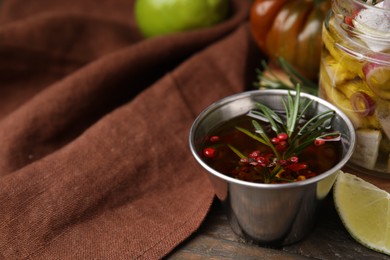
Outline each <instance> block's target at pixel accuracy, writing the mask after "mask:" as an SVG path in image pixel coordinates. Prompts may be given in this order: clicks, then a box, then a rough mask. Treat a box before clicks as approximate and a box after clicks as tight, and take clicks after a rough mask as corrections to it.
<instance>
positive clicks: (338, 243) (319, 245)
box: [167, 176, 390, 260]
mask: <svg viewBox="0 0 390 260" xmlns="http://www.w3.org/2000/svg"><path fill="white" fill-rule="evenodd" d="M360 177H363V178H364V179H366V180H369V181H370V182H372V183H374V184H376V185H377V186H379V187H381V188H383V189H386V190H387V191H390V180H386V179H379V178H374V177H371V176H360ZM167 259H189V260H191V259H267V260H268V259H271V260H273V259H275V260H276V259H332V260H333V259H369V260H375V259H390V256H387V255H384V254H381V253H377V252H375V251H372V250H370V249H368V248H366V247H364V246H362V245H360V244H359V243H357V242H356V241H355V240H354V239H353V238H352V237H351V236H350V235H349V234H348V232H347V231H346V229H345V228H344V226H343V224H342V223H341V220H340V218H339V217H338V215H337V212H336V210H335V208H334V204H333V197H332V194H330V195H329V196H328V197H327V198H326V199H325V201H324V204H323V206H322V209H321V212H320V216H319V219H318V223H317V225H316V227H315V229H314V230H313V232H312V233H311V234H310V235H309V236H308V237H307V238H306V239H304V240H303V241H301V242H299V243H296V244H293V245H289V246H285V247H282V248H266V247H261V246H258V245H251V244H248V243H246V242H245V241H243V240H242V239H241V238H239V237H238V236H237V235H235V233H233V231H232V230H231V228H230V226H229V223H228V220H227V218H226V217H225V215H224V213H223V210H222V207H221V205H220V204H219V202H218V201H215V202H214V204H213V206H212V208H211V211H210V213H209V214H208V216H207V218H206V220H205V221H204V223H203V225H202V226H201V227H200V229H199V230H198V231H197V232H196V233H195V234H194V235H193V236H191V237H190V238H189V239H188V240H187V241H185V242H184V243H183V244H182V245H181V246H179V247H178V248H177V249H176V250H175V251H174V252H172V254H171V255H169V256H168V257H167Z"/></svg>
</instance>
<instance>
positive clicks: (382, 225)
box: [333, 171, 390, 255]
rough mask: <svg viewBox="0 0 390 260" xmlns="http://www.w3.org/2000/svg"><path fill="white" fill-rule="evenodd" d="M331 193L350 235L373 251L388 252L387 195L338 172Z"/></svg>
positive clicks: (389, 208)
mask: <svg viewBox="0 0 390 260" xmlns="http://www.w3.org/2000/svg"><path fill="white" fill-rule="evenodd" d="M333 196H334V201H335V207H336V210H337V212H338V214H339V216H340V218H341V220H342V222H343V223H344V226H345V228H346V229H347V230H348V232H349V233H350V234H351V236H352V237H353V238H354V239H355V240H356V241H358V242H359V243H361V244H362V245H364V246H366V247H368V248H370V249H372V250H375V251H378V252H381V253H384V254H387V255H390V194H389V193H387V192H386V191H384V190H381V189H379V188H378V187H376V186H375V185H373V184H371V183H369V182H366V181H365V180H363V179H361V178H359V177H357V176H355V175H352V174H349V173H343V172H341V171H340V172H339V174H338V176H337V179H336V183H335V185H334V189H333Z"/></svg>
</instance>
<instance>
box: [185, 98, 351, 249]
mask: <svg viewBox="0 0 390 260" xmlns="http://www.w3.org/2000/svg"><path fill="white" fill-rule="evenodd" d="M291 93H292V95H295V92H294V91H291ZM287 94H288V91H287V90H255V91H248V92H243V93H240V94H236V95H233V96H230V97H226V98H224V99H222V100H219V101H217V102H215V103H214V104H212V105H210V106H209V107H207V108H206V109H205V110H204V111H203V112H202V113H200V115H199V116H198V117H197V118H196V119H195V121H194V123H193V125H192V127H191V130H190V135H189V144H190V149H191V152H192V154H193V156H194V157H195V159H196V160H197V162H198V163H199V164H200V165H201V166H202V167H203V168H204V169H205V170H206V172H207V173H208V176H209V179H210V181H211V183H212V185H213V187H214V190H215V194H216V196H217V197H218V199H219V200H220V201H221V203H222V204H223V206H224V209H225V212H226V214H227V217H228V219H229V222H230V225H231V227H232V229H233V231H234V232H235V233H236V234H238V235H239V236H241V237H242V238H244V239H245V240H247V241H250V242H253V243H256V244H262V245H268V246H282V245H287V244H291V243H294V242H297V241H299V240H301V239H303V238H304V237H305V236H306V235H307V234H309V233H310V231H311V230H312V228H313V225H314V224H315V220H316V215H317V212H318V209H319V206H320V205H321V201H322V200H323V199H324V198H325V197H326V196H327V194H328V193H329V191H330V190H331V188H332V185H333V183H334V181H335V179H336V176H337V172H338V170H340V169H341V168H342V167H343V166H344V165H345V164H346V163H347V161H348V160H349V158H350V157H351V155H352V153H353V150H354V147H355V138H356V137H355V131H354V127H353V125H352V123H351V121H350V120H349V119H348V117H347V116H346V115H345V114H344V113H343V112H341V111H340V110H339V109H338V108H336V107H335V106H333V105H332V104H330V103H329V102H327V101H325V100H323V99H321V98H318V97H316V96H313V95H309V94H306V93H301V97H302V98H309V99H313V102H312V105H311V106H310V108H309V109H308V110H307V113H306V115H307V116H309V117H310V116H314V115H315V114H318V113H321V112H324V111H327V110H329V109H331V110H334V111H335V112H336V115H335V117H334V119H333V121H332V127H333V129H334V130H337V131H339V132H340V133H341V142H342V159H341V160H340V162H339V163H337V164H336V165H335V166H334V167H333V168H331V169H330V170H328V171H326V172H323V173H321V174H319V175H318V176H316V177H312V178H309V179H307V180H304V181H299V182H293V183H286V184H258V183H251V182H246V181H241V180H238V179H234V178H231V177H229V176H227V175H224V174H222V173H220V172H218V171H216V170H214V169H213V168H211V167H210V166H209V165H207V164H206V163H205V162H204V161H203V160H202V157H201V156H200V154H201V153H202V147H201V146H202V143H203V140H204V138H205V136H207V135H208V134H209V133H210V131H211V130H212V129H214V128H215V127H216V126H218V125H220V124H221V123H222V122H225V121H227V120H229V119H232V118H234V117H237V116H239V115H243V114H246V113H247V112H248V111H249V110H251V109H254V108H255V103H256V102H260V103H262V104H264V105H266V106H268V107H270V108H272V109H273V110H275V111H284V106H283V102H282V99H283V98H286V97H287Z"/></svg>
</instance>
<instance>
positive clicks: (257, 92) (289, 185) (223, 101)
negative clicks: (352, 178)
mask: <svg viewBox="0 0 390 260" xmlns="http://www.w3.org/2000/svg"><path fill="white" fill-rule="evenodd" d="M288 92H289V90H280V89H266V90H252V91H246V92H242V93H238V94H234V95H231V96H228V97H225V98H223V99H220V100H219V101H216V102H214V103H213V104H211V105H210V106H208V107H206V108H205V109H204V110H203V111H202V112H201V113H200V114H199V115H198V116H197V118H196V119H195V121H194V122H193V124H192V126H191V129H190V134H189V143H190V150H191V153H192V154H193V156H194V157H195V159H196V160H197V162H198V163H199V164H200V165H201V166H202V167H203V168H204V169H206V170H207V171H208V172H210V173H212V174H213V175H214V176H217V177H219V178H221V179H223V180H225V181H227V182H230V183H235V184H239V185H243V186H248V187H254V188H256V187H257V188H263V189H288V188H294V187H299V186H304V185H309V184H311V183H315V182H318V181H320V180H322V179H324V178H326V177H327V176H329V175H331V174H333V173H334V172H336V171H338V170H340V169H341V168H342V167H343V166H344V165H346V163H347V162H348V160H349V159H350V157H351V156H352V153H353V151H354V149H355V144H356V136H355V130H354V127H353V124H352V122H351V121H350V120H349V118H348V117H347V116H346V115H345V114H344V113H343V112H342V111H341V110H340V109H338V108H337V107H336V106H334V105H333V104H331V103H329V102H328V101H326V100H324V99H322V98H319V97H317V96H314V95H311V94H308V93H304V92H301V94H300V95H301V97H305V98H309V99H313V100H314V101H315V102H317V103H319V104H321V105H323V106H325V107H327V108H329V109H331V110H334V111H335V112H336V114H337V115H338V116H339V117H340V118H341V119H342V120H343V121H344V122H345V124H346V125H347V127H348V130H349V135H350V146H349V147H348V150H347V152H346V153H345V155H344V157H343V158H342V159H341V160H340V161H339V162H338V163H337V164H336V165H335V166H333V167H332V168H331V169H329V170H327V171H326V172H323V173H321V174H319V175H318V176H315V177H312V178H310V179H307V180H303V181H298V182H293V183H283V184H264V183H253V182H247V181H242V180H238V179H235V178H232V177H229V176H227V175H225V174H223V173H220V172H218V171H216V170H214V169H213V168H212V167H210V166H209V165H207V164H206V163H205V162H204V161H203V160H202V158H201V157H200V156H199V155H198V151H196V149H195V145H194V141H195V140H194V136H195V132H196V130H197V128H198V127H199V125H200V124H201V122H202V120H203V119H204V118H205V117H206V116H207V115H208V114H209V113H210V112H212V111H214V110H217V109H218V108H220V107H222V106H224V105H226V104H227V103H230V102H232V101H234V100H237V99H241V98H248V97H250V96H252V95H270V94H272V95H281V96H286V95H287V94H288ZM291 94H292V95H295V91H291Z"/></svg>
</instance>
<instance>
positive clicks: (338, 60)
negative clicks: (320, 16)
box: [319, 0, 390, 177]
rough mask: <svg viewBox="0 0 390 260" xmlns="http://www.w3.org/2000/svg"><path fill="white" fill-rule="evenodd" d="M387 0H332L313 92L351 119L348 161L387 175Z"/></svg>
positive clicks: (389, 64) (389, 149)
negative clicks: (317, 87) (353, 133)
mask: <svg viewBox="0 0 390 260" xmlns="http://www.w3.org/2000/svg"><path fill="white" fill-rule="evenodd" d="M389 2H390V1H389V0H385V1H367V2H366V1H358V0H334V1H333V2H332V12H331V13H330V15H329V16H328V17H327V19H326V20H325V22H324V27H323V35H322V38H323V50H322V57H321V66H320V90H319V95H320V96H321V97H322V98H324V99H326V100H328V101H330V102H331V103H333V104H334V105H336V106H337V107H339V108H340V109H341V110H342V111H343V112H344V113H345V114H346V115H347V116H348V117H349V118H350V119H351V121H352V123H353V124H354V127H355V130H356V137H357V143H356V149H355V152H354V154H353V156H352V158H351V160H350V163H351V164H352V166H357V168H359V169H360V170H362V171H363V172H367V173H376V174H378V173H379V174H382V175H383V173H386V174H389V175H388V176H389V177H390V6H389V5H390V4H389Z"/></svg>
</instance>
